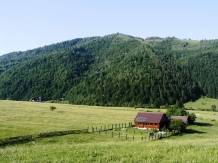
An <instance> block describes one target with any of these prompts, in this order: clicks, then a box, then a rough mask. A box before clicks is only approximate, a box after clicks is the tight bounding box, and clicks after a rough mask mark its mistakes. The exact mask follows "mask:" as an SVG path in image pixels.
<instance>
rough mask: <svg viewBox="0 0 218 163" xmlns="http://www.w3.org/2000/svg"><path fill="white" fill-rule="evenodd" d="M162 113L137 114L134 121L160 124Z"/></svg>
mask: <svg viewBox="0 0 218 163" xmlns="http://www.w3.org/2000/svg"><path fill="white" fill-rule="evenodd" d="M163 115H164V113H159V112H138V114H137V115H136V117H135V119H134V121H135V122H147V123H160V122H161V119H162V117H163Z"/></svg>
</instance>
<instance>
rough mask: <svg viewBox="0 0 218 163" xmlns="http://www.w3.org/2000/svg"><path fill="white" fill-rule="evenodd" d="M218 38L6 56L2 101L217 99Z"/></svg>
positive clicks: (111, 38) (107, 39)
mask: <svg viewBox="0 0 218 163" xmlns="http://www.w3.org/2000/svg"><path fill="white" fill-rule="evenodd" d="M217 54H218V40H201V41H195V40H180V39H177V38H175V37H169V38H159V37H151V38H147V39H141V38H135V37H132V36H128V35H123V34H119V33H117V34H112V35H107V36H104V37H90V38H78V39H74V40H70V41H65V42H61V43H57V44H52V45H49V46H45V47H41V48H36V49H33V50H28V51H25V52H13V53H10V54H7V55H3V56H0V99H11V100H28V99H29V98H31V97H34V96H41V97H42V98H43V99H44V100H59V99H61V98H64V99H65V100H68V101H70V103H72V104H87V105H101V106H137V107H143V106H148V105H149V106H153V107H159V106H160V105H171V104H182V103H184V102H187V101H190V100H196V99H198V98H199V97H200V96H201V95H207V96H208V97H213V98H217V97H218V94H217V90H218V83H217V81H218V80H217V78H218V75H217V73H218V72H217V71H216V69H217V65H218V64H217V63H218V57H217V56H218V55H217Z"/></svg>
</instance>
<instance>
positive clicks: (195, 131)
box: [183, 129, 206, 134]
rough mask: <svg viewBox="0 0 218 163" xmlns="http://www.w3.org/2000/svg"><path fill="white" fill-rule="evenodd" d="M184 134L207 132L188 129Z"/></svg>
mask: <svg viewBox="0 0 218 163" xmlns="http://www.w3.org/2000/svg"><path fill="white" fill-rule="evenodd" d="M183 133H184V134H205V133H206V132H203V131H198V130H193V129H186V130H185V131H184V132H183Z"/></svg>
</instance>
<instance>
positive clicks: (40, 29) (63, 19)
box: [0, 0, 218, 55]
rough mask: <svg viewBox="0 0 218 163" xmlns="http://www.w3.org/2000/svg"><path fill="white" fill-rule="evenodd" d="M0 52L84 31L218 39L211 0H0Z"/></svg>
mask: <svg viewBox="0 0 218 163" xmlns="http://www.w3.org/2000/svg"><path fill="white" fill-rule="evenodd" d="M0 22H1V23H0V55H2V54H6V53H9V52H13V51H25V50H28V49H33V48H37V47H41V46H44V45H49V44H52V43H57V42H61V41H66V40H71V39H74V38H83V37H90V36H105V35H108V34H112V33H117V32H119V33H123V34H128V35H132V36H135V37H141V38H147V37H151V36H159V37H168V36H175V37H177V38H181V39H185V38H191V39H198V40H201V39H213V38H218V1H217V0H0Z"/></svg>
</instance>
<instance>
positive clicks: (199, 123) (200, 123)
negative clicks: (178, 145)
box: [194, 122, 213, 126]
mask: <svg viewBox="0 0 218 163" xmlns="http://www.w3.org/2000/svg"><path fill="white" fill-rule="evenodd" d="M194 125H196V126H213V125H212V124H211V123H205V122H195V123H194Z"/></svg>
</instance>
